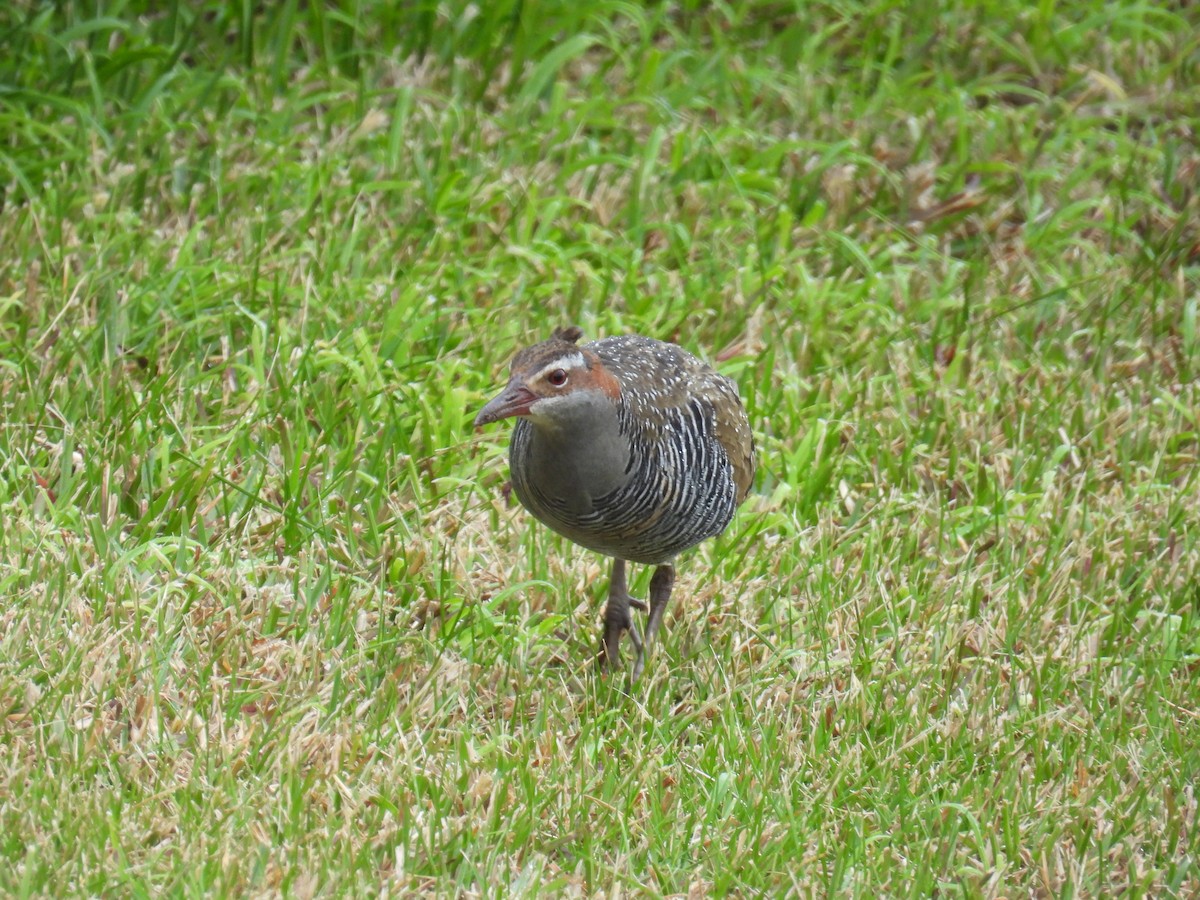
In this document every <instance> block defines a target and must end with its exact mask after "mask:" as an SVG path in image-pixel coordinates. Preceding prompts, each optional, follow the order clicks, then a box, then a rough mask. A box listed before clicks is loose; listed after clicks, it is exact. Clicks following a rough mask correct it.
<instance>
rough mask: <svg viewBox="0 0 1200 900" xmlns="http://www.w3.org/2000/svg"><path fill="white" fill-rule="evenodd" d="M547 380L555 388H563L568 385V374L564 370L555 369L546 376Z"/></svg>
mask: <svg viewBox="0 0 1200 900" xmlns="http://www.w3.org/2000/svg"><path fill="white" fill-rule="evenodd" d="M546 380H547V381H549V382H550V383H551V384H552V385H554V386H555V387H562V386H563V385H564V384H566V383H567V373H566V372H564V371H563V370H562V369H555V370H554V371H553V372H551V373H550V374H549V375H547V376H546Z"/></svg>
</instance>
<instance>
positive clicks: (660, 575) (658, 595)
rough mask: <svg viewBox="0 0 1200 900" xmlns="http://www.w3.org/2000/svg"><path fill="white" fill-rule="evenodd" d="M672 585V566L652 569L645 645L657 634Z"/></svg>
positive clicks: (673, 575)
mask: <svg viewBox="0 0 1200 900" xmlns="http://www.w3.org/2000/svg"><path fill="white" fill-rule="evenodd" d="M674 586H675V567H674V566H669V565H667V566H659V567H658V568H657V569H655V570H654V577H653V578H651V579H650V620H649V621H648V622H647V623H646V646H650V644H651V643H652V642H653V641H654V636H655V635H656V634H658V626H659V625H661V624H662V617H663V613H664V612H665V611H666V609H667V601H668V600H670V599H671V588H672V587H674Z"/></svg>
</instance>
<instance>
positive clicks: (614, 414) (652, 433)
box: [475, 326, 756, 682]
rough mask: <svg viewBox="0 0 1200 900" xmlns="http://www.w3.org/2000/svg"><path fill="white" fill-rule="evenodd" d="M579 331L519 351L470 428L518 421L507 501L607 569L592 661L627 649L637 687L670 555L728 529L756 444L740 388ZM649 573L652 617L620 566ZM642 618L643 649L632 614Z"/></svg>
mask: <svg viewBox="0 0 1200 900" xmlns="http://www.w3.org/2000/svg"><path fill="white" fill-rule="evenodd" d="M582 336H583V331H582V329H580V328H579V327H578V326H568V327H559V328H556V329H555V330H554V332H553V334H552V335H551V337H550V338H549V339H548V340H544V341H541V342H540V343H537V344H533V345H532V346H529V347H526V348H524V349H523V350H521V351H520V352H518V353H517V354H516V355H515V356H514V357H513V360H512V363H511V366H510V377H509V380H508V384H507V385H506V386H505V387H504V389H503V390H502V391H501V392H500V393H499V394H497V395H496V396H495V397H493V398H492V399H491V400H490V401H489V402H488V403H487V404H486V405H485V406H483V408H482V409H480V410H479V414H478V415H477V416H476V417H475V426H476V427H477V428H478V427H481V426H484V425H489V424H491V423H493V422H498V421H500V420H502V419H507V418H512V417H516V418H517V423H516V425H515V427H514V428H513V431H512V438H511V440H510V443H509V453H508V459H509V469H510V472H511V482H512V490H513V493H515V494H516V496H517V499H518V500H519V501H520V502H521V505H522V506H524V507H525V509H527V510H528V511H529V512H530V513H532V514H533V516H534V517H535V518H536V519H538V520H539V521H541V522H542V523H543V524H544V525H547V526H548V527H549V528H551V529H552V530H553V531H556V532H557V533H558V534H561V535H562V536H563V537H566V538H568V539H569V540H571V541H572V542H574V543H576V544H579V545H580V546H582V547H585V548H587V549H589V550H593V551H595V552H597V553H601V554H604V555H606V556H610V557H612V559H613V563H612V572H611V577H610V579H609V588H608V600H607V603H606V605H605V611H604V629H603V637H602V640H601V643H600V650H599V653H598V654H597V661H598V662H599V664H600V666H601V668H602V669H607V670H609V671H613V670H615V669H616V667H617V666H618V665H619V662H620V643H621V638H622V637H623V635H624V633H625V632H628V633H629V636H630V639H631V642H632V644H633V647H634V653H635V657H634V662H633V667H632V670H631V672H630V681H631V682H636V681H637V680H638V677H639V676H640V675H641V673H642V671H643V669H644V667H645V661H646V651H647V649H648V648H650V647H651V646H652V644H653V642H654V638H655V636H656V634H657V633H658V629H659V626H660V624H661V623H662V617H663V612H664V611H665V610H666V608H667V604H668V601H669V600H670V598H671V590H672V588H673V586H674V584H675V567H674V565H673V562H674V560H675V557H676V556H678V555H679V554H680V553H682V552H683V551H684V550H687V549H689V548H691V547H694V546H695V545H696V544H699V543H700V542H701V541H704V540H706V539H707V538H710V537H714V536H716V535H718V534H720V533H721V532H723V531H724V530H725V529H726V528H727V527H728V526H729V523H730V522H731V521H732V519H733V515H734V511H735V510H736V509H737V507H738V506H739V505H740V504H741V503H742V501H743V500H745V499H746V497H747V495H748V494H749V492H750V488H751V484H752V482H753V480H754V471H755V466H756V459H755V456H756V454H755V446H754V435H753V433H752V432H751V429H750V420H749V418H748V416H747V414H746V408H745V406H744V405H743V404H742V400H741V397H740V395H739V393H738V388H737V384H736V383H735V382H734V381H733V380H731V379H729V378H726V377H725V376H723V375H720V374H718V373H717V372H716V371H715V370H714V369H713V368H712V367H711V366H709V365H708V364H707V363H705V362H703V361H701V360H700V359H698V358H697V357H695V356H693V355H692V354H691V353H689V352H688V351H687V350H685V349H683V348H682V347H680V346H678V345H676V344H671V343H667V342H664V341H659V340H655V339H654V338H649V337H644V336H641V335H636V334H627V335H618V336H613V337H606V338H602V339H600V340H595V341H591V342H590V343H585V344H582V345H580V344H579V339H580V338H581V337H582ZM630 562H632V563H638V564H642V565H652V566H655V570H654V575H653V576H652V577H651V579H650V594H649V606H648V607H647V604H646V603H645V602H643V601H641V600H637V599H634V598H633V597H631V596H630V595H629V590H628V586H627V582H626V575H625V566H626V563H630ZM631 608H634V609H638V610H642V611H647V609H648V612H649V615H648V618H647V621H646V634H645V641H643V640H642V636H641V634H640V633H639V632H638V628H637V625H636V623H635V622H634V620H633V615H632V613H631V612H630V609H631Z"/></svg>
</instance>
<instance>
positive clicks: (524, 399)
mask: <svg viewBox="0 0 1200 900" xmlns="http://www.w3.org/2000/svg"><path fill="white" fill-rule="evenodd" d="M536 400H537V397H535V396H534V394H533V391H531V390H529V388H527V387H525V385H524V384H522V383H521V382H519V381H518V380H517V379H515V378H514V379H513V380H512V381H510V382H509V383H508V386H507V387H506V388H505V389H504V390H503V391H501V392H500V393H499V394H498V395H497V396H495V397H493V398H492V399H491V400H489V401H488V405H487V406H485V407H484V408H483V409H481V410H480V411H479V415H477V416H476V417H475V427H476V428H478V427H479V426H480V425H490V424H491V423H492V422H499V421H500V420H501V419H507V418H509V417H510V416H524V415H528V413H529V407H530V406H532V405H533V403H534V401H536Z"/></svg>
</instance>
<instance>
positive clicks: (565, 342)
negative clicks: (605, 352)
mask: <svg viewBox="0 0 1200 900" xmlns="http://www.w3.org/2000/svg"><path fill="white" fill-rule="evenodd" d="M582 334H583V332H582V331H581V330H580V329H579V328H578V327H577V326H574V325H572V326H571V327H569V328H556V329H555V330H554V334H553V335H552V336H551V338H550V340H548V341H542V342H541V343H540V344H534V345H533V346H532V347H526V348H525V349H524V350H522V351H521V352H520V353H518V354H517V355H516V356H515V357H513V361H512V368H511V374H510V377H509V379H508V384H507V385H506V386H505V388H504V390H503V391H501V392H500V393H499V394H498V395H496V396H495V397H493V398H492V399H491V400H490V401H489V402H488V404H487V405H486V406H484V408H483V409H481V410H480V411H479V415H477V416H476V417H475V426H476V427H479V426H480V425H489V424H491V423H492V422H498V421H500V420H501V419H507V418H510V417H512V416H527V417H529V418H531V419H533V420H534V421H535V422H538V423H543V424H548V425H550V424H552V423H554V422H555V421H556V420H563V419H568V418H570V417H571V416H572V415H573V414H576V413H578V412H579V411H580V408H581V407H583V406H590V405H591V404H594V403H595V402H596V401H598V400H601V399H604V398H607V399H608V400H609V401H614V400H615V399H616V398H617V397H618V396H620V393H621V386H620V384H619V383H618V382H617V379H616V378H615V377H614V376H613V375H612V373H611V372H609V371H608V370H607V369H606V368H605V367H604V363H603V362H602V361H601V359H600V357H598V356H597V355H596V354H595V353H593V352H592V351H591V350H589V349H588V348H587V347H586V346H584V347H580V346H579V345H578V344H577V341H578V340H579V338H580V337H581V336H582Z"/></svg>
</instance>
